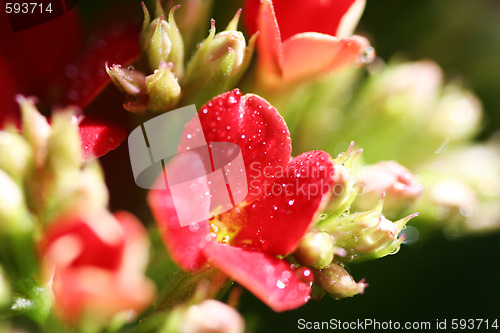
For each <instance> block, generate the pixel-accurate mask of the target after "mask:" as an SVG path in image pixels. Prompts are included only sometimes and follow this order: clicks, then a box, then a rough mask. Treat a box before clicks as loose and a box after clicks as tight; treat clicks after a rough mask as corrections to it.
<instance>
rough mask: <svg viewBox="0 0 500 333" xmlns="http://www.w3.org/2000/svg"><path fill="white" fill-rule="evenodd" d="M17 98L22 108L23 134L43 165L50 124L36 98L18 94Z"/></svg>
mask: <svg viewBox="0 0 500 333" xmlns="http://www.w3.org/2000/svg"><path fill="white" fill-rule="evenodd" d="M16 100H17V102H18V103H19V107H20V108H21V116H22V128H23V135H24V137H25V138H26V141H28V143H29V144H30V145H31V147H32V149H33V152H34V158H35V163H36V165H37V166H41V165H42V164H43V163H44V161H45V156H46V155H47V140H48V138H49V136H50V132H51V129H50V125H49V123H48V122H47V119H46V118H45V117H44V116H42V115H41V114H40V112H38V109H37V108H36V106H35V101H36V100H35V99H34V98H32V97H30V98H26V97H24V96H21V95H17V96H16Z"/></svg>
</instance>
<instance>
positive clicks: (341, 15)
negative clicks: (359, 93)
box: [244, 0, 369, 85]
mask: <svg viewBox="0 0 500 333" xmlns="http://www.w3.org/2000/svg"><path fill="white" fill-rule="evenodd" d="M364 3H365V0H326V1H325V0H308V1H307V2H306V1H301V0H274V1H271V0H264V1H261V0H247V1H246V3H245V10H244V15H245V17H244V18H245V24H246V28H247V30H248V31H249V32H250V33H254V32H256V31H257V30H259V31H260V36H259V38H258V41H257V49H258V56H259V60H258V61H259V63H258V71H259V73H258V74H259V79H260V81H261V83H266V84H271V85H273V84H279V83H280V82H282V81H285V82H291V81H295V80H299V79H303V78H307V77H308V76H313V75H317V74H320V73H326V72H329V71H332V70H334V69H337V68H339V67H342V66H344V65H348V64H351V63H353V62H354V61H355V60H356V58H357V57H358V56H359V55H360V54H362V53H363V52H364V51H365V50H366V48H367V47H368V45H369V43H368V41H367V40H366V39H365V38H363V37H360V36H352V37H351V34H352V31H353V30H354V27H355V25H356V23H357V21H358V20H359V17H360V15H361V13H362V10H363V9H364Z"/></svg>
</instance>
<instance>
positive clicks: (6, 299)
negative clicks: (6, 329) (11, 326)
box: [0, 266, 12, 329]
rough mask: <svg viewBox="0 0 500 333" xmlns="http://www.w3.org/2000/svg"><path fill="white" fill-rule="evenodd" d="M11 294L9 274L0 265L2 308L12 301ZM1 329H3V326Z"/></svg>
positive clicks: (0, 305) (0, 303)
mask: <svg viewBox="0 0 500 333" xmlns="http://www.w3.org/2000/svg"><path fill="white" fill-rule="evenodd" d="M11 296H12V295H11V292H10V286H9V281H7V276H6V275H5V272H4V271H3V269H2V266H0V309H1V308H3V307H4V306H6V305H8V304H9V303H10V298H11ZM0 329H2V327H1V326H0Z"/></svg>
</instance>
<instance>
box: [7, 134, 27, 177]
mask: <svg viewBox="0 0 500 333" xmlns="http://www.w3.org/2000/svg"><path fill="white" fill-rule="evenodd" d="M0 156H1V158H0V170H3V171H5V172H6V173H7V174H8V175H9V176H10V177H11V178H12V179H13V180H15V181H16V182H18V183H20V182H21V179H22V178H23V177H24V176H25V175H26V173H27V172H28V169H29V168H30V166H31V165H32V164H33V154H32V151H31V147H30V146H29V144H28V143H27V142H26V140H25V139H24V138H23V137H22V135H21V134H19V133H15V132H12V133H11V132H7V131H0Z"/></svg>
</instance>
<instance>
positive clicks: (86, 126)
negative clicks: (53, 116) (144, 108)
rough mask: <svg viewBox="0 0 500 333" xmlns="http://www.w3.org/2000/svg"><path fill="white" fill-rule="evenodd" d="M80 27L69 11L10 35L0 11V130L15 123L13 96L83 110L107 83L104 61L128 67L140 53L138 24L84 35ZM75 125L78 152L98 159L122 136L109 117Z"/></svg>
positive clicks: (9, 29) (123, 25)
mask: <svg viewBox="0 0 500 333" xmlns="http://www.w3.org/2000/svg"><path fill="white" fill-rule="evenodd" d="M81 30H82V29H81V27H80V23H79V21H78V19H77V15H76V13H75V11H74V10H71V11H69V12H68V13H66V14H64V15H62V16H60V17H58V18H56V19H54V20H52V21H49V22H46V23H44V24H41V25H38V26H35V27H32V28H29V29H26V30H23V31H20V32H15V33H14V32H12V30H11V28H10V26H9V21H8V17H7V15H6V14H5V13H0V40H1V41H2V42H1V43H0V54H1V55H0V86H1V87H2V88H1V89H0V99H1V100H2V106H1V108H0V128H2V127H3V126H5V125H6V124H9V123H12V124H14V125H17V126H19V123H20V120H19V118H20V114H19V107H18V106H17V104H16V103H15V95H16V94H23V95H35V96H37V98H38V99H39V100H40V101H41V102H42V104H47V103H49V104H53V105H55V106H61V105H68V104H71V105H76V106H78V107H80V108H82V109H84V108H85V107H86V106H87V105H88V104H90V102H92V101H93V100H94V99H95V97H96V96H97V95H98V94H99V93H100V92H101V91H102V90H103V89H104V87H105V86H106V85H107V84H108V83H109V82H110V79H109V76H108V75H107V74H106V71H105V68H104V63H105V62H106V61H111V62H118V63H121V64H124V65H125V66H128V65H130V64H131V63H132V62H134V61H135V60H137V59H138V57H139V55H140V50H139V45H138V39H139V30H140V29H139V27H135V26H133V25H126V24H118V25H114V26H111V27H110V28H107V29H106V30H105V32H104V33H100V34H99V35H92V36H90V37H84V36H83V33H82V31H81ZM108 111H109V110H106V113H108ZM99 118H101V116H99ZM102 118H106V116H105V115H104V117H102ZM107 118H109V117H107ZM81 125H82V126H81V128H80V132H81V135H82V136H81V139H82V148H83V150H84V156H87V155H88V156H90V155H92V156H95V157H100V156H102V155H104V154H106V153H107V152H108V151H110V150H113V149H115V148H117V147H118V146H119V145H120V144H121V142H122V141H123V139H124V138H125V130H124V129H122V128H121V127H120V126H119V125H118V124H112V123H111V122H109V121H103V120H100V119H95V118H94V117H92V118H90V119H88V118H86V119H85V120H84V121H83V122H82V124H81Z"/></svg>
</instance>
